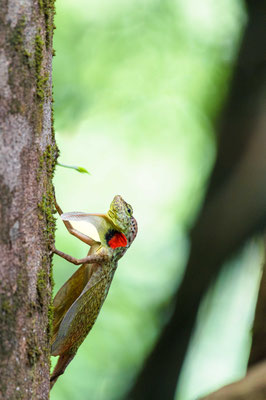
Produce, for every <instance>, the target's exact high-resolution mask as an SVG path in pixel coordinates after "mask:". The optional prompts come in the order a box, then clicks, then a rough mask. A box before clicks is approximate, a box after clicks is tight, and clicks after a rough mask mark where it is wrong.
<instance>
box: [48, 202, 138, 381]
mask: <svg viewBox="0 0 266 400" xmlns="http://www.w3.org/2000/svg"><path fill="white" fill-rule="evenodd" d="M55 207H56V209H57V212H58V213H59V215H60V216H61V218H62V220H63V222H64V224H65V226H66V228H67V230H68V231H69V233H71V234H72V235H74V236H76V237H77V238H78V239H80V240H81V241H82V242H85V243H86V244H88V245H89V246H90V250H89V252H88V255H87V256H86V257H84V258H81V259H76V258H74V257H72V256H70V255H68V254H65V253H63V252H62V251H59V250H57V249H55V248H53V252H54V253H55V254H57V255H59V256H60V257H63V258H65V259H66V260H68V261H69V262H71V263H73V264H75V265H80V264H82V265H81V266H80V267H79V269H78V270H77V271H76V272H75V273H74V274H73V275H72V276H71V277H70V278H69V279H68V281H67V282H66V283H65V284H64V285H63V286H62V287H61V289H59V291H58V292H57V294H56V296H55V298H54V319H53V336H52V349H51V354H52V355H53V356H58V355H59V359H58V361H57V364H56V366H55V368H54V371H53V373H52V375H51V378H50V381H51V387H52V386H53V385H54V383H55V382H56V380H57V378H58V377H59V376H60V375H62V374H63V373H64V371H65V369H66V367H67V366H68V364H69V363H70V361H71V360H72V359H73V358H74V356H75V354H76V352H77V350H78V348H79V346H80V345H81V343H82V342H83V340H84V339H85V337H86V336H87V334H88V333H89V331H90V330H91V328H92V326H93V324H94V323H95V321H96V318H97V316H98V314H99V312H100V309H101V307H102V305H103V302H104V300H105V298H106V296H107V294H108V291H109V288H110V284H111V282H112V279H113V276H114V273H115V271H116V268H117V262H118V260H119V259H120V258H121V257H122V256H123V255H124V254H125V252H126V251H127V249H128V248H129V247H130V245H131V244H132V242H133V240H134V239H135V237H136V235H137V222H136V220H135V218H134V217H133V210H132V207H131V206H130V205H129V204H128V203H126V202H125V201H124V200H123V199H122V197H121V196H115V197H114V199H113V201H112V203H111V205H110V209H109V211H108V212H107V214H86V213H82V212H69V213H63V212H62V210H61V208H60V207H59V206H58V204H57V203H55ZM70 221H72V224H71V222H70ZM75 222H83V223H88V224H91V225H93V226H94V228H96V230H97V234H98V236H97V238H96V240H95V239H92V238H91V237H90V236H87V235H85V234H84V233H82V232H80V231H79V230H77V229H75V228H74V226H73V225H75Z"/></svg>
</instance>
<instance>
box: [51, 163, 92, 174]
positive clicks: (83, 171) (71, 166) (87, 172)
mask: <svg viewBox="0 0 266 400" xmlns="http://www.w3.org/2000/svg"><path fill="white" fill-rule="evenodd" d="M57 165H59V166H60V167H64V168H70V169H75V170H76V171H78V172H80V173H81V174H89V175H90V172H89V171H87V170H86V168H83V167H78V166H77V165H66V164H61V163H59V162H58V163H57Z"/></svg>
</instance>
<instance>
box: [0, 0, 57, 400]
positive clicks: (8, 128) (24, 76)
mask: <svg viewBox="0 0 266 400" xmlns="http://www.w3.org/2000/svg"><path fill="white" fill-rule="evenodd" d="M53 16H54V4H53V0H39V1H38V2H37V1H33V0H19V1H18V0H0V254H1V259H0V399H3V400H4V399H5V400H6V399H12V400H15V399H23V400H24V399H48V398H49V370H50V362H49V356H50V333H51V329H50V327H51V318H52V307H51V289H52V275H51V257H52V255H51V252H50V249H49V246H50V244H51V243H53V240H54V226H55V224H54V218H53V214H52V210H53V187H52V176H53V171H54V167H55V163H56V158H57V147H56V145H55V140H54V132H53V128H52V123H53V113H52V78H51V65H52V37H53V28H54V27H53Z"/></svg>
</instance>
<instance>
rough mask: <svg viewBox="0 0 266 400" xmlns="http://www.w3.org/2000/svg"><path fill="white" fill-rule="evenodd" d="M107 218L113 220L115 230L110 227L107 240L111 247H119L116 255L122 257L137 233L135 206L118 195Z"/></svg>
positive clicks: (106, 235)
mask: <svg viewBox="0 0 266 400" xmlns="http://www.w3.org/2000/svg"><path fill="white" fill-rule="evenodd" d="M107 218H108V219H109V220H110V221H111V223H112V225H113V226H114V227H115V230H113V229H109V230H108V231H107V232H106V234H105V240H106V243H107V244H108V246H109V247H111V248H113V249H116V248H118V249H117V252H116V253H115V256H116V257H117V258H120V257H121V256H122V255H123V254H124V252H125V251H126V249H128V247H129V246H130V245H131V243H132V242H133V240H134V239H135V237H136V235H137V231H138V226H137V221H136V220H135V218H134V217H133V208H132V207H131V205H130V204H128V203H127V202H126V201H125V200H124V199H123V198H122V197H121V196H119V195H117V196H115V197H114V199H113V201H112V203H111V205H110V209H109V211H108V212H107ZM116 230H117V231H116Z"/></svg>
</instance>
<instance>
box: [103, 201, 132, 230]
mask: <svg viewBox="0 0 266 400" xmlns="http://www.w3.org/2000/svg"><path fill="white" fill-rule="evenodd" d="M107 215H108V217H109V218H110V220H111V221H112V223H113V224H114V225H115V226H116V227H117V228H118V230H120V231H121V232H123V233H125V234H127V232H128V230H129V227H130V223H131V218H132V215H133V209H132V207H131V205H130V204H128V203H127V202H126V201H125V200H123V198H122V197H121V196H119V195H117V196H115V197H114V199H113V201H112V203H111V205H110V209H109V211H108V212H107Z"/></svg>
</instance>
